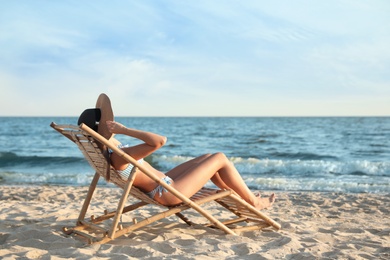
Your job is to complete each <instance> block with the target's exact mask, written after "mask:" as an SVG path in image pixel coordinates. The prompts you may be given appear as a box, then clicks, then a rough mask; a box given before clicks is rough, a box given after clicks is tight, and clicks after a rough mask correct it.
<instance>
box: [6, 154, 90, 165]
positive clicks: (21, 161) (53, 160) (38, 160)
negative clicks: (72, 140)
mask: <svg viewBox="0 0 390 260" xmlns="http://www.w3.org/2000/svg"><path fill="white" fill-rule="evenodd" d="M83 161H85V159H84V158H82V157H63V156H37V155H33V156H19V155H17V154H16V153H13V152H0V168H1V167H12V166H18V167H21V166H23V165H24V166H31V167H34V166H42V165H56V166H57V167H58V166H62V165H65V166H66V165H68V164H78V163H80V162H83Z"/></svg>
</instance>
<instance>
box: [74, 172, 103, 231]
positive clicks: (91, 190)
mask: <svg viewBox="0 0 390 260" xmlns="http://www.w3.org/2000/svg"><path fill="white" fill-rule="evenodd" d="M99 178H100V175H99V174H98V173H97V172H96V173H95V176H94V177H93V179H92V182H91V185H89V189H88V193H87V197H86V198H85V200H84V204H83V207H82V208H81V211H80V215H79V218H78V220H77V224H79V223H80V222H81V221H82V220H84V218H85V214H86V213H87V210H88V207H89V204H90V203H91V199H92V196H93V193H94V191H95V188H96V185H97V183H98V181H99Z"/></svg>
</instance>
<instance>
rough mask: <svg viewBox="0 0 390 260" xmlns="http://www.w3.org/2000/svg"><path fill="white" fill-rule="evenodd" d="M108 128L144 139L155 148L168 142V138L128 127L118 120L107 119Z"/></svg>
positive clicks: (111, 130)
mask: <svg viewBox="0 0 390 260" xmlns="http://www.w3.org/2000/svg"><path fill="white" fill-rule="evenodd" d="M106 124H107V127H108V129H109V130H110V132H111V133H113V134H123V135H127V136H131V137H134V138H137V139H139V140H142V141H143V142H145V143H146V144H148V145H150V146H153V147H155V148H157V149H158V148H160V147H161V146H163V145H164V144H165V143H166V142H167V138H166V137H165V136H162V135H158V134H155V133H152V132H145V131H141V130H137V129H132V128H128V127H126V126H124V125H122V124H120V123H118V122H114V121H107V122H106Z"/></svg>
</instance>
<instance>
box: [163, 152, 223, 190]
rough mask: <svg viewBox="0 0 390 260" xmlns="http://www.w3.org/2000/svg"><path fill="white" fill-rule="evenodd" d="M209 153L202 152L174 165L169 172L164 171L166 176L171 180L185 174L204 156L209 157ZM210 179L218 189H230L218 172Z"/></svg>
mask: <svg viewBox="0 0 390 260" xmlns="http://www.w3.org/2000/svg"><path fill="white" fill-rule="evenodd" d="M210 156H211V154H204V155H201V156H199V157H196V158H194V159H191V160H189V161H187V162H185V163H182V164H180V165H178V166H176V167H175V168H173V169H172V170H170V171H169V172H167V173H166V175H167V176H169V177H171V178H172V179H173V180H175V179H176V178H178V177H179V176H180V175H182V174H186V172H187V171H188V170H189V169H191V168H193V167H195V166H196V165H198V164H200V163H202V162H203V161H204V160H205V159H206V158H208V157H210ZM210 179H211V181H212V182H213V183H214V184H215V185H216V186H217V187H218V188H220V189H223V190H224V189H225V190H226V189H230V188H229V187H228V186H227V185H226V183H224V182H223V180H222V179H221V177H220V176H219V173H218V172H216V173H215V174H214V176H213V177H211V178H210Z"/></svg>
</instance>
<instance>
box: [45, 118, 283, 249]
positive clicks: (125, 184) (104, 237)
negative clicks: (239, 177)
mask: <svg viewBox="0 0 390 260" xmlns="http://www.w3.org/2000/svg"><path fill="white" fill-rule="evenodd" d="M51 127H53V128H54V129H55V130H57V131H58V132H59V133H61V134H62V135H64V136H65V137H67V138H69V139H70V140H71V141H72V142H74V143H75V144H76V145H77V146H78V147H79V149H80V150H81V152H82V153H83V155H84V157H85V158H86V159H87V161H88V162H89V163H90V165H91V166H92V168H93V169H94V170H95V171H96V173H95V175H94V177H93V179H92V182H91V184H90V186H89V190H88V193H87V195H86V198H85V201H84V204H83V206H82V208H81V211H80V214H79V217H78V219H77V222H76V225H75V226H73V227H64V228H63V231H64V232H65V234H67V235H71V234H72V235H78V236H81V237H82V238H85V239H87V241H88V242H89V243H90V244H93V243H98V244H103V243H107V242H109V241H110V240H113V239H115V238H117V237H120V236H123V235H125V234H129V233H131V232H133V231H135V230H137V229H139V228H142V227H144V226H146V225H148V224H151V223H153V222H155V221H158V220H161V219H163V218H166V217H169V216H171V215H174V214H175V215H176V216H177V217H179V218H180V219H181V220H183V221H184V222H185V223H186V224H188V225H199V224H198V223H193V222H192V221H191V220H189V219H188V218H187V217H186V216H184V215H183V213H182V212H183V211H185V210H187V209H193V210H195V211H196V212H198V213H199V214H200V215H202V216H203V217H204V218H205V219H206V220H208V221H207V223H202V224H204V225H206V226H208V227H212V228H218V229H220V230H222V231H224V232H225V233H227V234H232V235H237V234H238V233H240V232H243V231H249V230H258V229H262V228H265V227H270V228H274V229H276V230H279V229H280V227H281V226H280V224H278V223H277V222H276V221H274V220H273V219H271V218H269V217H268V216H266V215H265V214H264V213H262V212H260V211H259V210H257V209H255V208H254V207H253V206H251V205H250V204H248V203H247V202H245V201H244V200H243V199H241V198H240V197H238V196H236V195H235V194H233V192H232V191H231V190H219V189H212V188H202V189H201V190H200V191H199V192H198V193H196V194H195V195H194V196H192V197H191V198H187V197H185V196H184V195H183V194H181V193H180V192H179V191H177V190H176V189H174V188H173V187H172V186H169V185H167V184H166V183H165V182H162V181H161V180H160V179H159V178H158V177H157V176H156V175H155V174H154V173H152V172H150V171H148V170H147V169H145V168H144V167H143V166H142V164H139V163H138V162H137V161H136V160H135V159H134V158H132V157H131V156H129V155H128V154H126V153H125V152H123V150H121V149H120V148H117V147H116V146H113V145H112V144H111V143H110V142H108V141H107V139H105V138H104V137H103V136H101V135H99V134H98V133H97V132H95V131H94V130H92V129H91V128H89V127H88V126H87V125H85V124H81V125H80V126H74V125H57V124H55V123H54V122H53V123H51ZM104 147H106V148H110V149H112V151H113V152H114V153H117V154H118V155H119V156H121V157H122V158H124V159H125V160H126V161H128V162H129V163H131V164H133V165H134V168H133V171H132V172H131V174H130V176H129V177H128V179H127V180H124V179H122V177H121V176H120V175H119V174H117V172H116V171H115V169H114V168H113V167H111V165H110V162H109V158H108V156H107V154H106V152H105V151H104V150H105V149H104ZM136 168H138V169H139V170H141V171H142V172H143V173H145V174H146V175H147V176H148V177H150V178H151V179H153V180H154V181H155V182H156V183H158V184H159V185H161V186H163V187H164V188H165V189H167V190H168V192H171V193H172V194H174V195H175V196H176V197H178V198H179V199H180V200H181V201H182V203H181V204H180V205H177V206H174V207H167V206H164V205H161V204H160V203H158V202H157V201H155V200H153V199H151V198H149V197H148V196H147V195H146V194H145V193H143V192H142V191H141V190H139V189H138V188H137V187H135V186H133V185H132V184H133V181H134V178H135V175H134V172H135V170H134V169H136ZM101 177H103V178H104V179H105V180H106V181H107V182H110V183H113V184H115V185H116V186H118V187H120V188H121V189H122V190H123V192H122V196H121V198H120V200H119V202H118V205H117V207H116V210H115V211H112V212H108V211H107V210H105V212H104V213H103V214H102V215H101V216H97V217H96V216H91V218H90V219H86V218H85V216H86V213H87V210H88V207H89V205H90V202H91V199H92V197H93V194H94V191H95V188H96V186H97V184H98V180H99V178H101ZM129 194H130V195H131V196H133V197H134V198H136V199H137V202H135V203H133V204H131V205H127V206H125V205H126V203H129V202H128V196H129ZM208 202H215V203H217V204H219V205H221V206H222V207H221V208H222V209H227V210H228V211H230V212H231V213H232V214H228V215H232V216H234V217H233V218H232V219H229V220H223V221H221V220H218V219H216V218H215V217H214V216H212V215H211V214H209V213H208V212H206V210H204V208H203V207H202V205H203V204H205V203H208ZM145 205H156V206H157V207H160V208H162V209H163V210H162V211H160V212H159V213H157V214H155V215H153V216H151V217H148V218H144V219H142V220H138V221H133V222H130V223H127V222H126V223H122V222H120V220H121V216H122V214H125V213H128V212H133V213H135V211H136V210H137V209H139V208H140V207H143V206H145ZM243 224H245V225H243Z"/></svg>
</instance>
